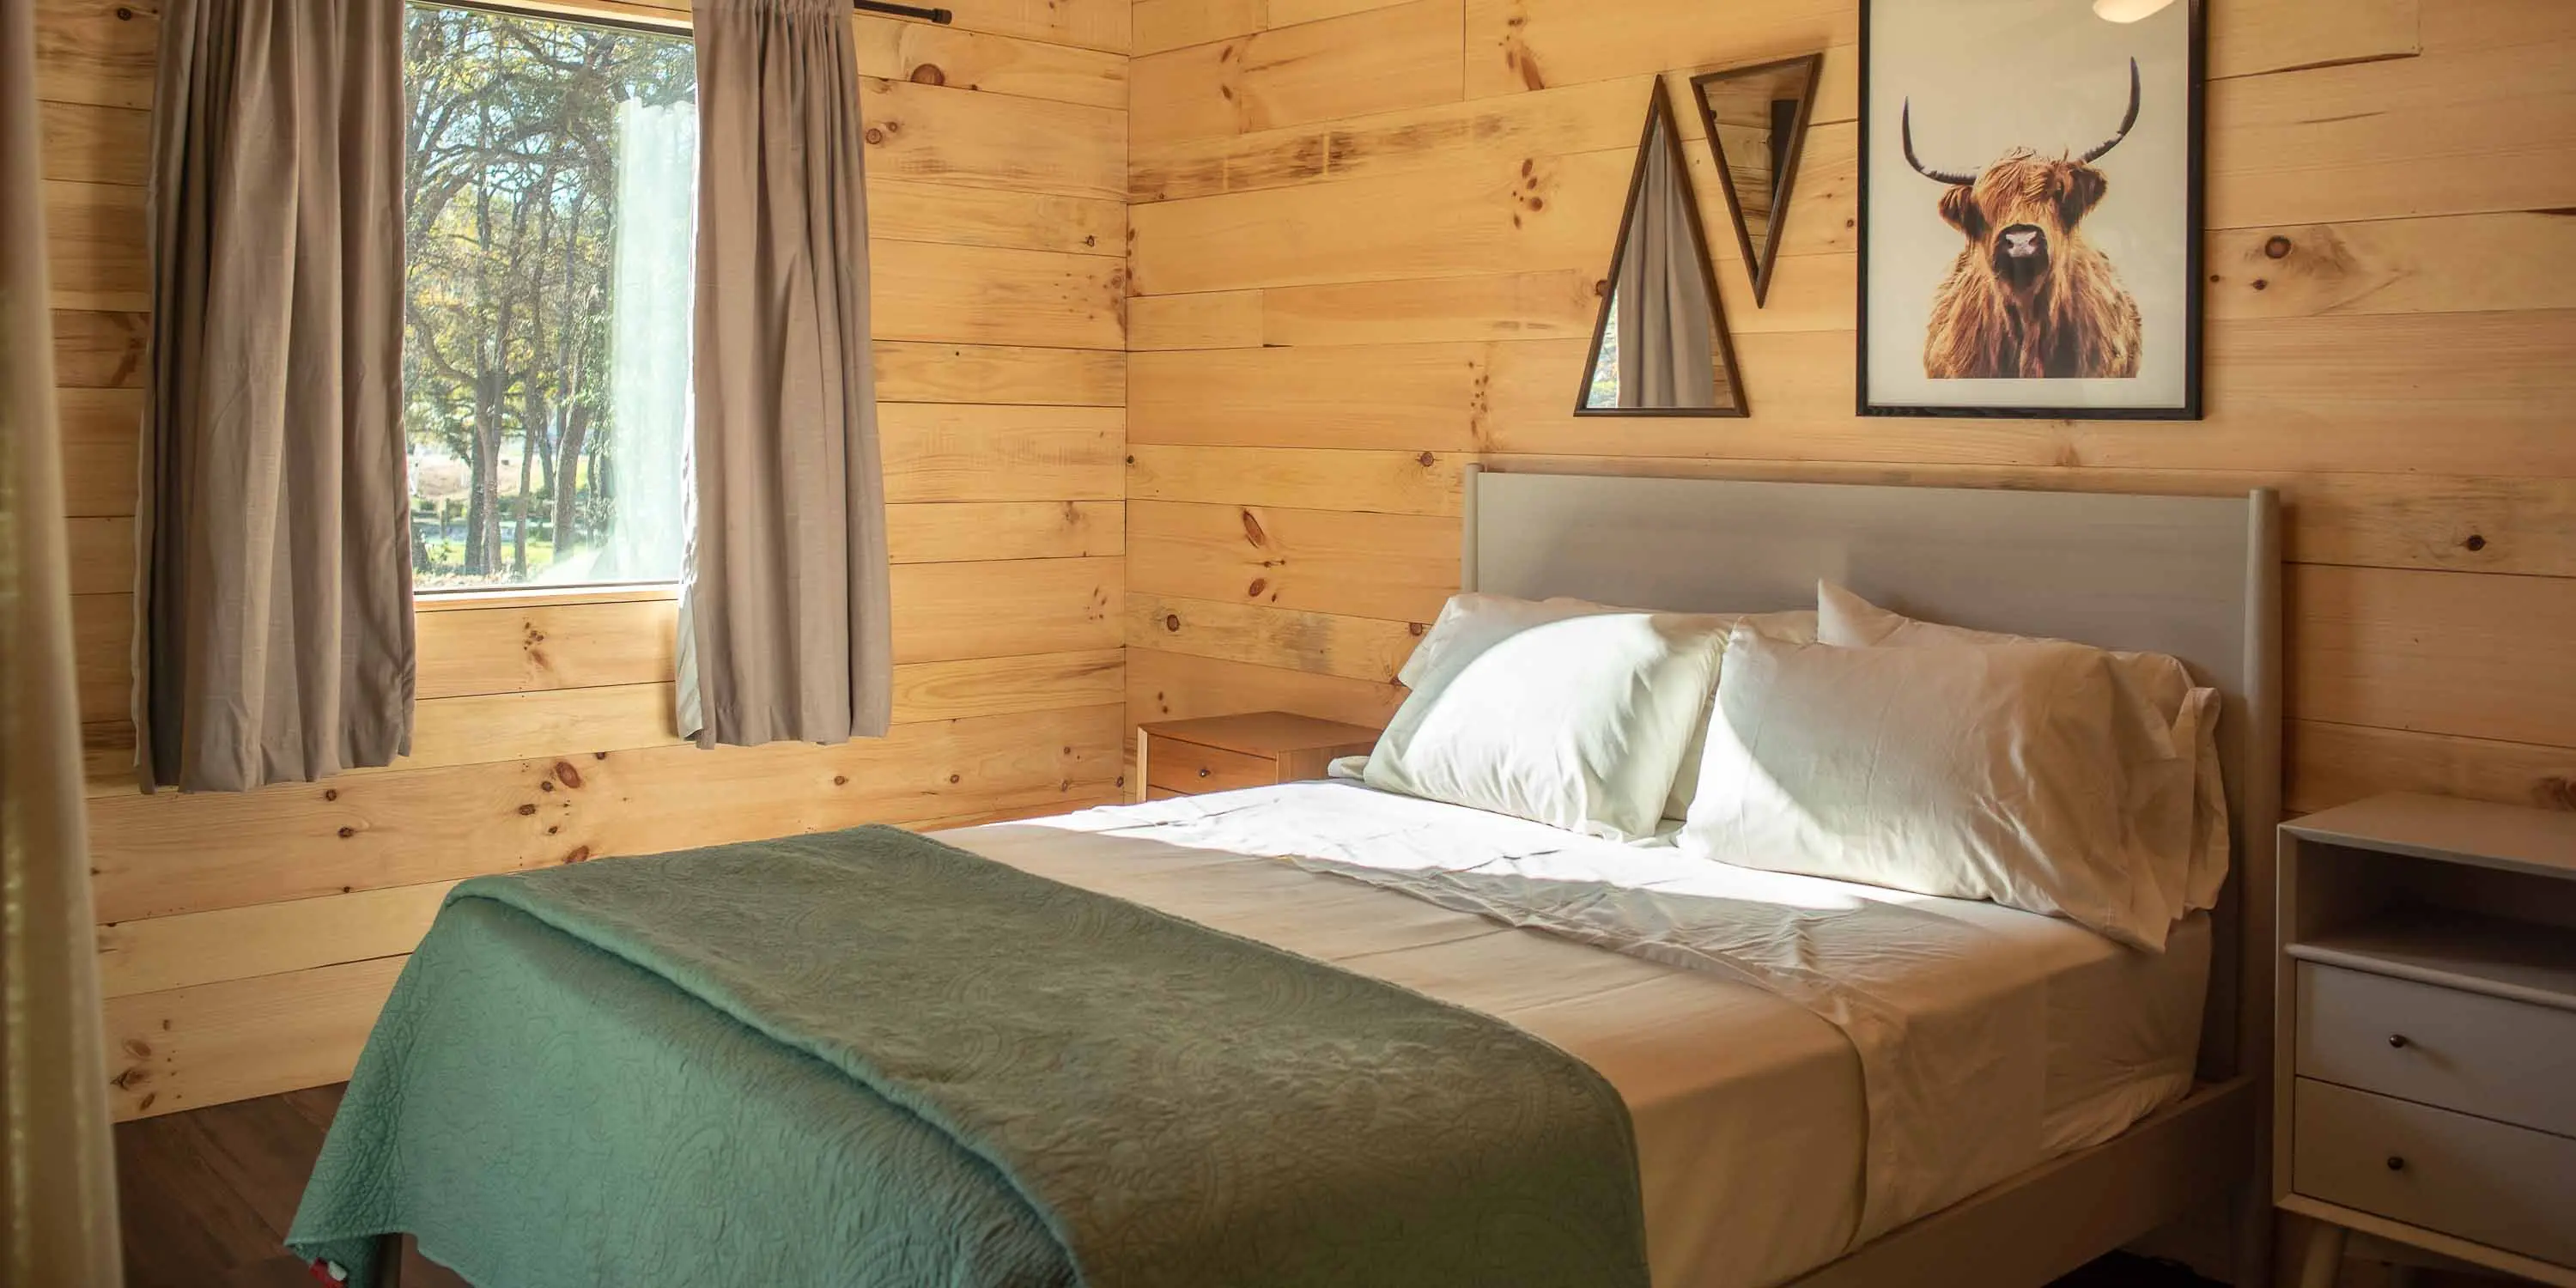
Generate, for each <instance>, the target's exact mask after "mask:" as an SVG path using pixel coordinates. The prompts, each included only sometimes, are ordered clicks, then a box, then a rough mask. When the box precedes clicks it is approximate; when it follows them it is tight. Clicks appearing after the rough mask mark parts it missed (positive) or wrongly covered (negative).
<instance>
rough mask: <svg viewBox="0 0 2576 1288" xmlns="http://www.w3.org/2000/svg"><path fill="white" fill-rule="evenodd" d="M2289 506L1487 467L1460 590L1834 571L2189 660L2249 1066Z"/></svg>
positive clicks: (2277, 770) (1909, 600)
mask: <svg viewBox="0 0 2576 1288" xmlns="http://www.w3.org/2000/svg"><path fill="white" fill-rule="evenodd" d="M2279 510H2280V507H2279V502H2278V500H2277V499H2276V497H2275V496H2274V494H2273V493H2272V492H2271V491H2269V490H2268V489H2266V490H2259V491H2256V492H2253V493H2251V494H2249V495H2247V496H2243V497H2224V498H2213V497H2183V496H2118V495H2105V494H2100V493H2076V492H2030V491H2009V490H1985V489H1962V488H1915V487H1877V486H1856V485H1847V484H1827V483H1741V482H1732V481H1726V480H1718V479H1679V478H1635V477H1621V476H1608V475H1584V474H1521V473H1510V472H1500V471H1494V470H1487V469H1480V468H1476V467H1470V468H1469V470H1468V474H1467V478H1466V499H1465V522H1466V532H1465V534H1464V536H1465V539H1464V540H1463V541H1462V542H1461V549H1462V550H1463V551H1464V566H1463V567H1462V569H1461V585H1462V586H1463V587H1464V588H1466V589H1468V590H1482V591H1490V592H1493V593H1497V594H1505V595H1518V596H1522V597H1525V598H1532V599H1537V598H1544V597H1546V596H1549V595H1574V596H1579V597H1581V598H1584V599H1592V600H1598V601H1601V602H1603V603H1612V604H1624V605H1632V606H1636V607H1643V608H1663V609H1677V610H1688V611H1716V612H1754V611H1767V610H1772V609H1782V608H1799V607H1813V606H1814V604H1815V602H1816V582H1817V581H1818V580H1820V579H1824V580H1832V581H1836V582H1840V583H1842V584H1843V585H1846V586H1849V587H1851V588H1852V589H1853V590H1855V591H1858V592H1859V593H1860V594H1861V595H1863V596H1865V597H1866V598H1868V599H1869V600H1871V601H1872V602H1874V603H1878V604H1883V605H1885V606H1887V607H1889V608H1893V609H1896V610H1898V611H1900V612H1904V613H1907V614H1910V615H1913V616H1917V617H1923V618H1928V619H1931V620H1934V621H1942V622H1950V623H1954V624H1956V625H1960V626H1973V627H1979V628H1981V629H1985V630H1996V631H2011V632H2015V633H2018V634H2023V635H2051V636H2057V637H2060V638H2064V639H2072V640H2081V641H2083V642H2085V643H2088V644H2095V645H2099V646H2101V647H2104V648H2117V649H2135V650H2140V651H2149V652H2157V653H2170V654H2172V655H2174V656H2175V657H2178V658H2181V659H2182V660H2183V661H2184V662H2185V663H2186V664H2187V665H2189V666H2190V668H2191V670H2192V672H2193V674H2194V675H2195V676H2197V677H2199V678H2200V681H2201V682H2202V683H2204V684H2207V685H2210V686H2212V687H2214V688H2216V689H2218V690H2219V691H2220V692H2221V693H2222V694H2223V695H2224V696H2225V709H2224V713H2223V715H2222V717H2221V719H2220V722H2219V744H2220V759H2221V760H2222V762H2223V763H2224V766H2225V769H2226V774H2227V796H2228V805H2229V812H2230V817H2231V820H2232V822H2233V830H2234V834H2235V835H2234V840H2235V847H2234V856H2233V862H2232V863H2231V865H2230V876H2229V881H2228V892H2227V895H2226V897H2225V900H2224V902H2223V903H2222V905H2221V907H2220V910H2219V929H2220V935H2219V940H2218V952H2217V955H2216V960H2215V961H2214V962H2213V969H2212V971H2211V1023H2210V1024H2209V1025H2208V1027H2207V1035H2206V1039H2205V1040H2204V1042H2203V1043H2202V1048H2203V1051H2202V1066H2203V1069H2204V1070H2205V1071H2211V1072H2215V1073H2236V1072H2242V1071H2246V1070H2247V1068H2248V1067H2250V1066H2255V1065H2259V1063H2260V1062H2261V1061H2262V1060H2263V1059H2264V1057H2265V1056H2266V1055H2267V1054H2268V1053H2269V1051H2270V1050H2271V1039H2270V1014H2271V998H2272V992H2271V984H2270V980H2269V978H2268V973H2269V969H2270V963H2271V947H2270V944H2271V932H2272V893H2273V892H2272V870H2273V844H2274V840H2273V825H2274V824H2275V823H2276V822H2277V821H2278V819H2279V815H2280V790H2281V705H2280V656H2281V654H2280V616H2281V612H2280V564H2281V559H2280V538H2279V533H2278V523H2279ZM2230 1017H2233V1019H2234V1020H2235V1023H2234V1024H2232V1025H2231V1024H2229V1023H2227V1020H2228V1018H2230ZM2240 1053H2241V1054H2242V1055H2243V1056H2244V1057H2246V1058H2245V1059H2243V1060H2240V1059H2239V1058H2238V1057H2239V1055H2240Z"/></svg>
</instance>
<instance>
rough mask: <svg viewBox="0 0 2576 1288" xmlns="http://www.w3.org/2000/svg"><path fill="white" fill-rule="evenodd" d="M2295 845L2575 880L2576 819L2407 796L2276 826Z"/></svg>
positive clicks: (2482, 803) (2445, 798) (2481, 803)
mask: <svg viewBox="0 0 2576 1288" xmlns="http://www.w3.org/2000/svg"><path fill="white" fill-rule="evenodd" d="M2281 830H2282V831H2285V832H2288V833H2289V834H2291V835H2292V836H2296V837H2298V838H2300V839H2301V840H2307V841H2322V842H2325V843H2327V844H2330V845H2344V846H2350V847H2352V848H2354V849H2360V850H2379V851H2383V852H2385V853H2389V854H2404V855H2410V856H2412V857H2415V858H2419V859H2433V860H2437V861H2440V862H2446V863H2465V864H2469V865H2471V866H2473V867H2482V868H2501V869H2504V870H2507V871H2513V872H2528V873H2531V874H2534V875H2536V876H2553V877H2568V878H2576V813H2568V812H2564V811H2558V810H2542V809H2530V808H2526V807H2524V806H2519V805H2496V804H2491V803H2489V802H2486V801H2470V800H2460V799H2458V798H2456V797H2450V796H2425V795H2418V794H2415V793H2411V792H2401V793H2395V794H2391V795H2387V796H2373V797H2370V798H2369V799H2367V800H2358V801H2354V802H2353V803H2351V804H2349V805H2338V806H2335V807H2334V808H2333V809H2328V810H2319V811H2317V812H2316V813H2314V814H2309V815H2306V816H2304V817H2301V818H2297V819H2293V820H2291V821H2290V822H2287V823H2283V824H2282V825H2281Z"/></svg>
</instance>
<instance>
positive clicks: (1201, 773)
mask: <svg viewBox="0 0 2576 1288" xmlns="http://www.w3.org/2000/svg"><path fill="white" fill-rule="evenodd" d="M1207 776H1208V771H1207V769H1206V767H1205V766H1201V767H1200V769H1199V777H1201V778H1205V777H1207Z"/></svg>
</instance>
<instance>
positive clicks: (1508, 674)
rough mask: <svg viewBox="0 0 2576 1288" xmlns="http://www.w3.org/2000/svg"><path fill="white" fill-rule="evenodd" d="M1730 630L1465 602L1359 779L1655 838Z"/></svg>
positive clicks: (1524, 603)
mask: <svg viewBox="0 0 2576 1288" xmlns="http://www.w3.org/2000/svg"><path fill="white" fill-rule="evenodd" d="M1728 620H1729V619H1725V618H1717V617H1708V616H1696V615H1686V614H1677V613H1636V612H1621V611H1616V610H1609V609H1604V608H1602V607H1601V606H1600V605H1598V604H1586V603H1584V602H1583V601H1581V600H1549V601H1545V602H1543V603H1532V602H1531V601H1528V600H1514V599H1508V598H1506V597H1503V596H1497V595H1461V596H1459V597H1457V598H1456V599H1453V600H1452V601H1451V602H1450V604H1449V606H1448V607H1446V608H1443V609H1442V610H1441V613H1440V619H1439V620H1438V621H1437V622H1434V623H1433V624H1432V628H1431V631H1430V633H1429V634H1428V635H1426V636H1425V637H1424V639H1423V641H1422V644H1421V646H1420V647H1418V648H1417V649H1416V650H1415V651H1414V656H1413V658H1412V659H1411V660H1410V661H1408V662H1407V663H1406V665H1405V668H1404V671H1403V678H1404V680H1405V682H1406V683H1407V684H1408V685H1410V686H1411V687H1412V690H1413V692H1412V693H1411V695H1409V696H1408V697H1406V699H1405V701H1404V705H1403V707H1401V708H1399V709H1398V710H1397V711H1396V713H1395V719H1394V720H1393V721H1392V722H1390V723H1389V724H1388V725H1387V728H1386V732H1385V733H1384V734H1382V735H1380V736H1379V738H1378V742H1377V746H1376V748H1375V750H1373V751H1372V752H1371V753H1370V755H1369V762H1368V768H1367V770H1366V771H1365V772H1364V774H1363V777H1364V779H1365V780H1366V781H1367V783H1368V784H1369V785H1370V786H1372V787H1376V788H1379V789H1381V790H1385V791H1393V792H1402V793H1404V794H1406V795H1409V796H1420V797H1424V798H1426V799H1430V800H1440V801H1448V802H1450V803H1452V804H1457V805H1466V806H1469V807H1472V808H1475V809H1482V810H1490V811H1492V812H1494V813H1498V814H1510V815H1513V816H1515V817H1518V818H1526V819H1533V820H1536V821H1538V822H1541V823H1548V824H1552V825H1554V826H1557V827H1562V828H1566V829H1568V830H1570V831H1576V832H1582V833H1585V834H1587V835H1592V836H1602V837H1608V838H1611V839H1614V840H1637V839H1642V838H1644V837H1648V836H1651V835H1653V834H1654V832H1655V825H1656V822H1657V821H1658V820H1659V819H1660V818H1661V817H1662V815H1663V805H1664V801H1665V798H1666V797H1667V796H1668V795H1669V794H1670V792H1671V790H1672V781H1673V775H1674V773H1675V771H1676V769H1677V767H1678V766H1679V765H1680V763H1681V758H1682V751H1683V749H1684V747H1685V746H1686V745H1687V744H1688V743H1689V741H1690V736H1691V731H1692V728H1693V726H1694V725H1695V724H1696V723H1697V721H1698V720H1699V718H1700V713H1701V712H1702V710H1704V709H1705V708H1706V707H1707V705H1708V694H1709V690H1710V687H1711V686H1712V685H1713V684H1714V683H1715V682H1716V673H1717V656H1718V650H1719V648H1720V647H1721V646H1722V644H1723V642H1724V639H1725V628H1726V623H1727V621H1728Z"/></svg>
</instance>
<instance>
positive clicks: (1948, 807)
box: [1680, 628, 2178, 950]
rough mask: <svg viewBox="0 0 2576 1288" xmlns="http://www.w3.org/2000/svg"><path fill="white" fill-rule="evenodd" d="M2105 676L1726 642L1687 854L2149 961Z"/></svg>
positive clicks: (2150, 915) (2160, 916)
mask: <svg viewBox="0 0 2576 1288" xmlns="http://www.w3.org/2000/svg"><path fill="white" fill-rule="evenodd" d="M2121 689H2122V685H2121V683H2120V682H2119V681H2118V680H2117V679H2116V678H2115V677H2114V676H2113V674H2112V666H2111V661H2110V659H2109V657H2108V656H2107V655H2106V654H2105V653H2103V652H2102V651H2101V650H2099V649H2093V648H2087V647H2085V646H2083V645H2077V644H2067V643H2062V642H2046V643H2026V644H2022V643H2016V644H1994V645H1984V646H1979V647H1963V648H1843V647H1835V646H1832V645H1827V644H1793V643H1785V642H1781V641H1776V640H1769V639H1764V638H1762V637H1761V636H1760V635H1759V634H1757V633H1755V632H1753V631H1750V630H1747V629H1743V628H1738V629H1737V630H1736V631H1735V633H1734V636H1733V638H1732V639H1731V640H1730V641H1729V642H1728V644H1727V665H1726V669H1725V672H1724V673H1723V674H1722V675H1720V676H1719V679H1718V687H1717V700H1716V703H1715V707H1716V711H1717V716H1716V718H1715V719H1713V720H1712V721H1711V722H1710V724H1709V738H1708V750H1707V754H1706V756H1705V758H1704V760H1703V763H1702V768H1701V774H1700V783H1699V793H1698V796H1697V798H1696V799H1695V800H1694V801H1693V802H1692V804H1691V812H1690V815H1689V818H1688V820H1687V822H1686V824H1685V826H1684V827H1683V829H1682V831H1681V837H1680V841H1681V845H1682V846H1683V848H1684V849H1685V850H1687V851H1689V852H1691V853H1694V854H1697V855H1700V856H1701V857H1704V858H1710V859H1715V860H1718V861H1721V862H1725V863H1732V864H1736V865H1738V866H1742V867H1752V868H1762V869H1767V870H1770V871H1775V872H1796V873H1803V874H1806V875H1810V876H1820V877H1830V878H1834V879H1837V880H1844V881H1858V882H1864V883H1867V884H1870V885H1878V886H1885V887H1889V888H1891V889H1898V890H1911V891H1914V892H1916V893H1920V894H1930V895H1943V896H1948V897H1953V898H1964V899H1987V900H1992V901H1994V902H1996V903H2002V904H2007V905H2010V906H2012V907H2016V908H2023V909H2027V910H2029V911H2032V912H2039V913H2047V914H2051V915H2057V916H2064V917H2068V918H2071V919H2073V920H2075V921H2078V922H2081V923H2082V924H2084V925H2086V926H2089V927H2091V928H2093V929H2094V930H2096V931H2099V932H2100V933H2102V934H2104V935H2107V936H2109V937H2111V938H2113V939H2116V940H2119V941H2121V942H2123V943H2127V944H2131V945H2135V946H2137V947H2141V948H2147V949H2155V950H2161V949H2162V948H2163V947H2164V942H2165V936H2166V934H2167V932H2168V931H2169V930H2170V929H2171V928H2172V925H2173V921H2174V919H2175V917H2176V916H2177V915H2178V911H2177V910H2176V909H2175V908H2174V907H2173V905H2172V904H2171V903H2170V902H2169V901H2168V900H2167V898H2166V896H2165V894H2164V891H2163V890H2162V889H2161V888H2160V887H2159V885H2158V882H2157V881H2156V879H2155V876H2154V873H2153V866H2154V865H2153V863H2152V862H2151V861H2150V856H2148V855H2146V854H2143V853H2141V850H2142V849H2144V848H2146V847H2148V846H2150V845H2151V844H2152V840H2151V839H2149V838H2144V837H2142V836H2141V835H2140V834H2139V831H2138V829H2136V828H2133V827H2132V826H2131V825H2130V821H2129V819H2128V818H2127V813H2128V795H2129V786H2128V783H2127V781H2126V773H2125V767H2124V764H2123V761H2124V756H2123V747H2122V744H2123V742H2124V740H2125V736H2124V734H2123V733H2122V731H2121V729H2120V725H2121V724H2122V723H2123V721H2124V719H2125V718H2126V717H2125V716H2124V713H2123V711H2122V706H2123V703H2124V701H2125V699H2124V696H2123V694H2122V692H2121Z"/></svg>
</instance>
